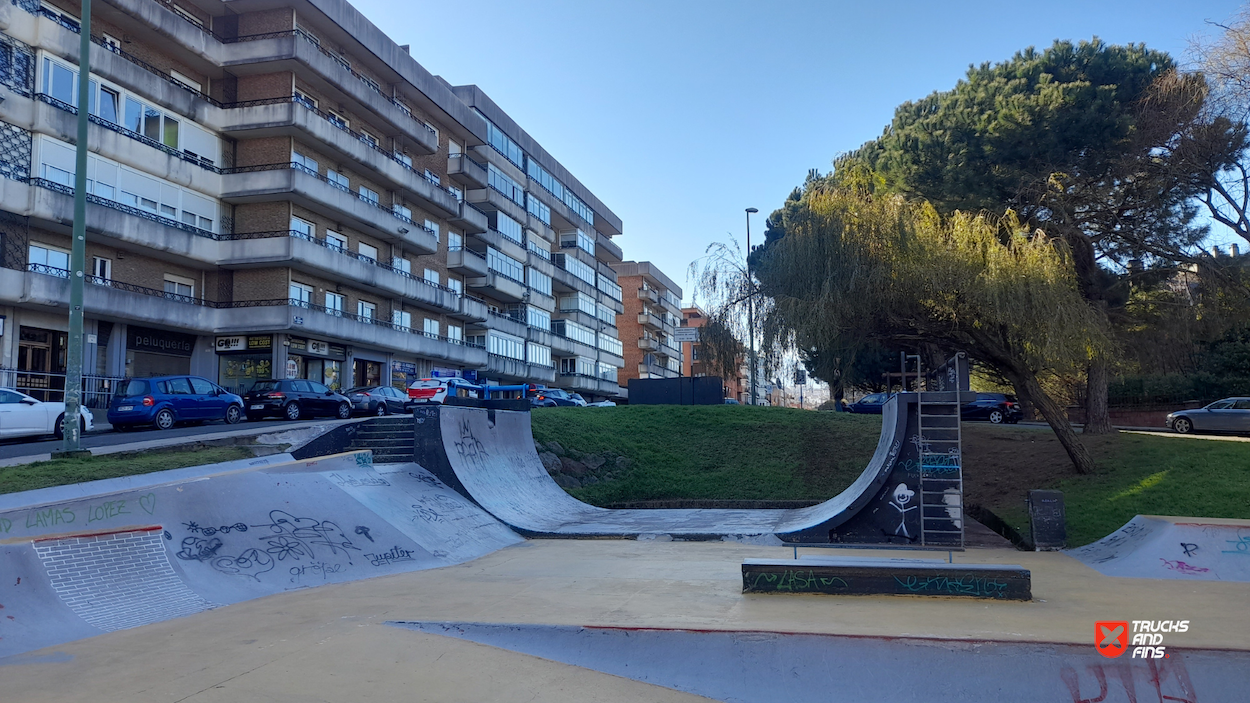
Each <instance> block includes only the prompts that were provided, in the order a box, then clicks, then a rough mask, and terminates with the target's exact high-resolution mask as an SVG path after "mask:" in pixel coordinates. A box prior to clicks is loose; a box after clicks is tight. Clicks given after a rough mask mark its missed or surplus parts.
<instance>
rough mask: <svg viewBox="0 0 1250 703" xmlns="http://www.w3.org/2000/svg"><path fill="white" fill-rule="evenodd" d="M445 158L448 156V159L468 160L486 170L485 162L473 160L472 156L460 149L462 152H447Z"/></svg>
mask: <svg viewBox="0 0 1250 703" xmlns="http://www.w3.org/2000/svg"><path fill="white" fill-rule="evenodd" d="M447 158H449V159H460V160H462V161H468V162H469V163H471V164H473V165H474V166H477V167H478V168H480V169H482V170H483V171H485V170H486V164H484V163H481V162H479V161H476V160H474V158H473V157H471V156H469V155H468V154H466V153H464V152H463V151H462V152H460V153H459V154H448V155H447Z"/></svg>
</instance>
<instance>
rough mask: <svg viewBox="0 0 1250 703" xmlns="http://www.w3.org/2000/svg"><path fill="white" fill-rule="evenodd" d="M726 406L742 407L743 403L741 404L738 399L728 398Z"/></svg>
mask: <svg viewBox="0 0 1250 703" xmlns="http://www.w3.org/2000/svg"><path fill="white" fill-rule="evenodd" d="M725 405H742V403H739V402H738V399H737V398H726V399H725Z"/></svg>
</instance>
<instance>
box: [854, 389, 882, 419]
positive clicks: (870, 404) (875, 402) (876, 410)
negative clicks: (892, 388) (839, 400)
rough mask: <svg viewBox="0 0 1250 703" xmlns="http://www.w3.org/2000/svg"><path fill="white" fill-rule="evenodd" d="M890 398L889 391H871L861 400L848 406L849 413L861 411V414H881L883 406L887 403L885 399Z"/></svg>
mask: <svg viewBox="0 0 1250 703" xmlns="http://www.w3.org/2000/svg"><path fill="white" fill-rule="evenodd" d="M889 399H890V394H889V393H869V394H868V395H866V396H864V397H863V398H860V399H859V400H857V401H855V402H854V403H851V404H850V405H847V406H846V411H847V412H848V413H859V414H861V415H880V414H881V408H882V406H884V405H885V401H887V400H889Z"/></svg>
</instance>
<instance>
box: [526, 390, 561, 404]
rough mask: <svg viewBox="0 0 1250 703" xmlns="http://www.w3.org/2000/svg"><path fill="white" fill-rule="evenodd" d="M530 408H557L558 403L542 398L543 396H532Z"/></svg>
mask: <svg viewBox="0 0 1250 703" xmlns="http://www.w3.org/2000/svg"><path fill="white" fill-rule="evenodd" d="M543 390H546V389H545V388H544V389H543ZM530 407H531V408H554V407H556V401H555V400H553V399H551V398H548V397H546V396H542V395H531V396H530Z"/></svg>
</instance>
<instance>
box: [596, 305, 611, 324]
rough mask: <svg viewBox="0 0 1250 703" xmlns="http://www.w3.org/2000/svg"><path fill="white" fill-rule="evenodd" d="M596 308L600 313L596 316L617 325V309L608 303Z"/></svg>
mask: <svg viewBox="0 0 1250 703" xmlns="http://www.w3.org/2000/svg"><path fill="white" fill-rule="evenodd" d="M596 309H597V310H598V313H597V314H596V315H595V317H598V318H599V319H600V320H603V321H604V322H606V323H608V324H609V325H612V326H613V327H616V311H615V310H613V309H612V308H610V307H608V306H606V305H598V306H597V307H596Z"/></svg>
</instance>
